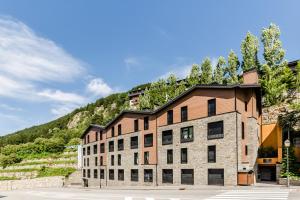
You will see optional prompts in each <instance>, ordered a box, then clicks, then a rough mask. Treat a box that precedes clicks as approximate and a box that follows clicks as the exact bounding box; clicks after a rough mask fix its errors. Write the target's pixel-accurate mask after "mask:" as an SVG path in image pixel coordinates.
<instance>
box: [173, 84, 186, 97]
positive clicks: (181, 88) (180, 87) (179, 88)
mask: <svg viewBox="0 0 300 200" xmlns="http://www.w3.org/2000/svg"><path fill="white" fill-rule="evenodd" d="M185 90H186V83H185V82H184V81H180V83H179V84H178V85H177V88H176V90H175V97H177V96H178V95H180V94H181V93H183V92H184V91H185Z"/></svg>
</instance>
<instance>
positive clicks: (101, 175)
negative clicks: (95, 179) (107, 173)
mask: <svg viewBox="0 0 300 200" xmlns="http://www.w3.org/2000/svg"><path fill="white" fill-rule="evenodd" d="M100 178H101V179H104V169H100Z"/></svg>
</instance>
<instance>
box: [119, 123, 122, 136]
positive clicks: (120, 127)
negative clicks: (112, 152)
mask: <svg viewBox="0 0 300 200" xmlns="http://www.w3.org/2000/svg"><path fill="white" fill-rule="evenodd" d="M121 134H122V126H121V124H119V125H118V135H121Z"/></svg>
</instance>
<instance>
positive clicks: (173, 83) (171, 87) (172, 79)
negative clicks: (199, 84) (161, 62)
mask: <svg viewBox="0 0 300 200" xmlns="http://www.w3.org/2000/svg"><path fill="white" fill-rule="evenodd" d="M167 83H168V85H167V87H168V89H167V91H168V92H167V93H168V100H170V99H173V98H174V97H175V96H176V92H175V91H176V88H177V78H176V76H175V75H174V74H171V75H170V76H169V77H168V78H167Z"/></svg>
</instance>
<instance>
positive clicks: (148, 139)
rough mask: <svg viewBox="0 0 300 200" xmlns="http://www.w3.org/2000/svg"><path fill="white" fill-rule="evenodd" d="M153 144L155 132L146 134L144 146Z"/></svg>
mask: <svg viewBox="0 0 300 200" xmlns="http://www.w3.org/2000/svg"><path fill="white" fill-rule="evenodd" d="M152 146H153V134H152V133H151V134H147V135H144V147H152Z"/></svg>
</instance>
